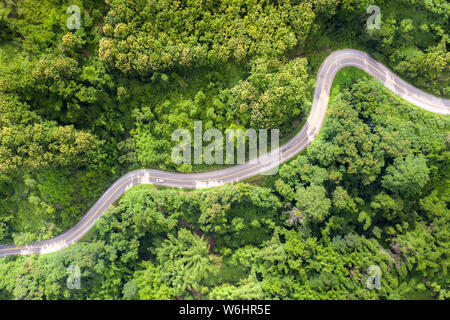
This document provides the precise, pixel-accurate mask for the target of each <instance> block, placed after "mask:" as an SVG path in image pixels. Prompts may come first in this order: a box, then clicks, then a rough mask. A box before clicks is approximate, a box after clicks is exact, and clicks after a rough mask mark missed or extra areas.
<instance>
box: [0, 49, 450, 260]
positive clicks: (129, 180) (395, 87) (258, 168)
mask: <svg viewBox="0 0 450 320" xmlns="http://www.w3.org/2000/svg"><path fill="white" fill-rule="evenodd" d="M349 66H352V67H356V68H359V69H361V70H363V71H365V72H367V73H368V74H370V75H371V76H373V77H374V78H376V79H378V80H380V81H381V82H382V83H383V85H384V86H385V87H386V88H388V89H389V90H391V91H392V92H394V93H395V94H397V95H398V96H400V97H402V98H403V99H405V100H407V101H409V102H411V103H413V104H414V105H416V106H418V107H420V108H422V109H425V110H428V111H430V112H434V113H439V114H445V115H449V114H450V100H446V99H442V98H438V97H435V96H432V95H430V94H427V93H425V92H423V91H421V90H419V89H417V88H415V87H413V86H411V85H410V84H408V83H406V82H405V81H403V80H402V79H400V78H399V77H397V76H396V75H395V74H394V73H392V72H391V71H390V70H389V69H388V68H387V67H385V66H384V65H383V64H381V63H379V62H377V61H375V60H373V59H372V58H371V57H370V56H369V55H368V54H366V53H364V52H361V51H358V50H353V49H345V50H339V51H335V52H333V53H332V54H330V55H329V56H328V57H327V59H326V60H325V61H324V62H323V63H322V65H321V66H320V69H319V71H318V74H317V80H316V88H315V92H314V99H313V103H312V106H311V112H310V114H309V117H308V119H307V121H306V124H305V125H304V127H303V128H302V129H301V130H300V132H299V133H297V135H296V136H295V137H294V138H292V139H291V140H290V141H288V142H287V143H286V144H284V145H282V146H281V147H279V148H278V149H276V150H274V151H271V152H269V153H267V154H265V155H263V156H260V157H259V158H257V159H255V160H254V161H251V162H246V163H244V164H240V165H236V166H233V167H229V168H226V169H222V170H218V171H213V172H205V173H188V174H186V173H173V172H165V171H160V170H145V169H143V170H136V171H132V172H129V173H127V174H125V175H124V176H122V177H121V178H119V179H118V180H117V181H116V182H114V183H113V184H112V185H111V186H110V187H109V188H108V190H106V192H105V193H104V194H103V195H102V196H101V197H100V198H99V199H98V200H97V202H96V203H95V204H94V205H93V206H92V207H91V208H90V209H89V210H88V212H87V213H86V214H85V215H84V217H83V218H82V219H81V220H80V221H79V222H78V223H77V224H76V225H75V226H74V227H72V228H71V229H69V230H67V231H66V232H64V233H63V234H61V235H59V236H57V237H55V238H52V239H48V240H43V241H39V242H36V243H34V244H31V245H26V246H23V247H20V248H19V247H17V246H0V257H5V256H11V255H27V254H44V253H50V252H56V251H59V250H61V249H64V248H67V247H68V246H70V245H72V244H73V243H75V242H77V241H78V240H80V239H81V238H82V237H83V236H84V235H85V234H86V233H87V232H88V231H89V230H90V229H91V228H92V227H93V225H94V223H95V221H96V220H97V219H98V218H100V217H101V215H102V214H103V213H104V212H105V211H106V210H107V209H108V207H109V206H110V205H111V204H112V203H113V202H115V201H116V200H117V199H119V198H120V196H121V195H122V194H123V193H124V192H125V191H127V190H128V189H130V188H131V187H133V186H136V185H139V184H155V185H162V186H166V187H176V188H190V189H199V188H211V187H217V186H221V185H225V184H229V183H233V182H238V181H242V180H245V179H247V178H250V177H252V176H255V175H258V174H261V173H265V172H267V171H269V170H271V169H274V168H277V167H278V165H279V164H281V163H283V162H285V161H287V160H289V159H291V158H292V157H294V156H295V155H297V154H298V153H300V152H301V151H302V150H303V149H305V148H306V147H307V146H308V145H309V144H310V143H311V142H312V141H313V140H314V138H315V137H316V136H317V134H318V133H319V131H320V128H321V127H322V124H323V121H324V119H325V114H326V110H327V105H328V99H329V96H330V90H331V86H332V83H333V79H334V76H335V75H336V73H337V72H338V71H339V70H340V69H342V68H344V67H349Z"/></svg>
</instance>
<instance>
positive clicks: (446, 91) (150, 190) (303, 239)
mask: <svg viewBox="0 0 450 320" xmlns="http://www.w3.org/2000/svg"><path fill="white" fill-rule="evenodd" d="M74 4H75V5H78V6H79V7H80V8H81V9H82V10H81V11H82V21H81V26H82V28H81V29H79V30H68V29H67V27H66V20H67V18H68V17H69V14H67V13H66V9H67V7H68V6H69V5H74ZM370 4H377V5H379V6H380V8H381V13H382V28H381V29H379V30H377V29H373V30H368V29H367V28H365V23H366V20H367V17H368V16H369V14H367V13H366V8H367V7H368V6H369V5H370ZM449 9H450V5H449V4H448V2H446V1H439V0H434V1H412V0H400V1H370V3H369V1H356V0H355V1H353V0H320V1H317V0H316V1H312V0H297V1H295V0H284V1H256V0H255V1H253V0H252V1H242V0H233V1H212V2H211V1H168V0H154V1H147V0H145V1H144V0H135V1H125V0H109V1H108V0H107V1H105V3H102V2H101V1H92V0H75V1H72V0H71V1H70V2H69V1H64V0H45V1H39V2H36V1H32V0H16V1H14V2H13V1H6V2H1V3H0V243H2V244H3V243H16V244H19V245H20V244H25V243H30V242H32V241H35V240H39V239H45V238H49V237H51V236H55V235H57V234H59V233H61V232H62V231H64V230H66V229H67V228H69V227H71V226H73V225H74V224H75V222H76V221H78V220H79V219H80V217H81V216H82V215H83V214H84V213H85V211H86V210H87V208H88V207H89V206H90V205H91V204H92V203H93V202H94V201H95V200H96V199H97V197H98V196H99V195H100V194H101V193H102V192H103V191H104V190H105V189H106V188H107V186H108V185H109V184H110V183H111V181H113V180H114V179H115V178H117V177H118V176H120V175H121V174H123V173H125V172H127V171H128V170H131V169H135V168H139V167H147V168H160V169H164V170H179V171H185V172H189V171H195V170H198V169H205V168H206V169H207V168H208V167H204V166H190V165H188V166H186V165H181V166H176V165H174V164H173V163H172V161H171V158H170V150H171V148H172V146H173V145H174V144H175V143H174V142H171V139H170V138H171V134H172V132H173V131H174V130H175V129H178V128H186V129H189V130H193V122H194V121H195V120H202V121H203V124H204V128H205V129H208V128H213V127H214V128H217V129H219V130H225V129H228V128H280V130H281V133H282V135H283V136H284V137H286V136H288V135H289V134H291V133H292V132H294V131H295V130H296V129H297V128H296V127H295V124H299V123H301V121H302V119H303V118H304V117H305V116H306V115H307V114H308V108H309V106H310V103H311V98H312V92H313V85H314V80H315V72H316V71H317V68H318V66H319V65H320V63H321V62H322V61H323V58H325V57H326V55H328V53H330V52H331V51H333V50H335V49H339V48H344V47H354V48H359V49H362V50H365V51H367V52H369V53H370V54H372V55H373V56H374V57H375V58H376V59H378V60H380V61H382V62H384V63H385V64H386V65H388V66H389V67H390V68H391V69H392V70H394V71H395V72H396V73H398V74H399V75H400V76H402V77H403V78H405V79H406V80H408V81H410V82H411V83H412V84H413V85H416V86H418V87H420V88H422V89H424V90H427V91H429V92H431V93H433V94H436V95H441V96H447V97H448V96H449V95H450V77H449V62H450V53H449V52H448V50H447V47H448V43H449V41H450V40H449V35H448V30H449V12H450V10H449ZM293 124H294V126H293ZM449 132H450V119H449V118H448V117H443V116H438V115H434V114H429V113H427V112H424V111H421V110H419V109H418V108H415V107H413V106H411V105H408V104H406V103H405V102H404V101H402V100H401V99H400V98H398V97H395V96H393V95H392V94H391V93H389V92H388V91H387V90H385V89H383V87H382V86H381V84H379V83H378V82H376V81H374V80H372V79H370V78H368V77H366V76H364V75H362V74H361V73H360V72H357V71H355V70H353V69H345V70H343V71H342V72H341V73H340V74H339V75H338V78H337V79H336V80H335V84H334V88H333V97H332V99H331V102H330V107H329V110H328V118H327V120H326V124H325V126H324V127H323V129H322V131H321V133H320V135H319V137H318V138H317V139H316V140H315V141H314V142H313V144H312V145H311V146H310V147H308V148H307V150H306V151H305V152H303V153H302V154H301V155H299V156H297V157H296V158H294V159H293V160H291V161H290V162H289V163H286V164H284V165H282V166H281V167H280V170H279V173H278V174H277V175H275V176H270V177H267V178H266V179H264V180H263V181H260V180H257V181H256V182H258V183H259V185H257V184H255V183H254V184H253V185H250V184H246V183H240V184H235V185H231V186H226V187H222V188H218V189H210V190H203V191H202V190H198V191H192V192H184V191H180V190H171V189H159V190H158V189H157V188H155V187H153V186H139V187H135V188H133V189H131V190H129V191H128V192H127V193H126V194H125V195H124V196H123V197H122V198H121V199H120V200H119V201H118V203H116V204H115V205H114V206H113V207H112V208H110V210H109V213H107V214H105V216H104V217H102V218H101V219H100V220H99V221H98V223H97V225H96V227H95V228H94V230H93V231H92V232H91V233H90V234H89V235H88V236H87V237H86V238H85V239H84V240H83V241H82V242H79V243H76V244H75V245H73V246H71V247H70V248H68V249H65V250H63V251H61V252H58V253H55V254H50V255H42V256H27V257H24V256H22V257H8V258H2V259H0V299H86V298H89V299H99V298H107V299H110V298H114V299H119V298H124V299H174V298H177V297H184V298H185V299H207V298H212V299H407V298H421V299H422V298H424V299H436V298H439V299H445V298H447V299H448V298H450V293H449V285H450V277H449V276H448V273H447V272H448V266H449V261H450V259H449V248H448V245H449V240H450V233H449V230H450V221H449V217H450V215H449V214H450V210H449V202H450V192H449V190H450V188H449V182H450V170H449V169H450V168H449V164H450V161H449V160H450V143H449V138H448V137H449ZM70 265H77V266H79V267H80V269H81V279H82V280H81V281H82V283H81V289H80V290H69V289H68V288H67V286H66V280H67V277H68V274H67V267H68V266H70ZM369 265H378V266H379V267H380V268H381V270H382V286H381V289H378V290H369V289H367V288H366V287H365V279H366V278H367V274H366V270H367V267H368V266H369Z"/></svg>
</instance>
